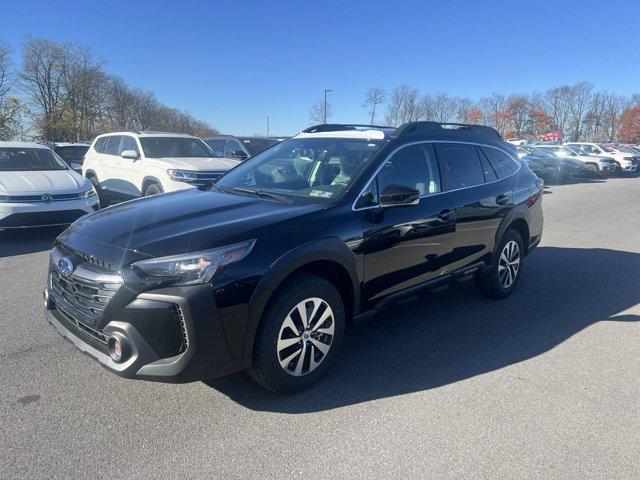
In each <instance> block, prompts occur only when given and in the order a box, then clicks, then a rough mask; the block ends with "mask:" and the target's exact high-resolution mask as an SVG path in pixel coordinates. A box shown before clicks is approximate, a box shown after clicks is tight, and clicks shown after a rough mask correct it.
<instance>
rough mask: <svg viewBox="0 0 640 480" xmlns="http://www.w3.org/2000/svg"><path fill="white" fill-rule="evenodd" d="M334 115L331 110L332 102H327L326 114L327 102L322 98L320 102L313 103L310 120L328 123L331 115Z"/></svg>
mask: <svg viewBox="0 0 640 480" xmlns="http://www.w3.org/2000/svg"><path fill="white" fill-rule="evenodd" d="M332 115H333V112H332V111H331V103H330V102H327V104H326V115H325V103H324V102H323V101H322V100H321V101H319V102H318V103H314V104H313V105H311V108H310V109H309V120H311V122H312V123H314V124H315V123H327V120H328V119H329V117H331V116H332Z"/></svg>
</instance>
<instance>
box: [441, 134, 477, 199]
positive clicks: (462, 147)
mask: <svg viewBox="0 0 640 480" xmlns="http://www.w3.org/2000/svg"><path fill="white" fill-rule="evenodd" d="M435 150H436V154H437V155H438V163H439V164H440V174H441V175H442V182H443V187H444V190H455V189H457V188H465V187H472V186H474V185H480V184H483V183H484V173H483V171H482V164H481V163H480V157H479V156H478V151H477V150H476V147H475V145H468V144H464V143H436V144H435Z"/></svg>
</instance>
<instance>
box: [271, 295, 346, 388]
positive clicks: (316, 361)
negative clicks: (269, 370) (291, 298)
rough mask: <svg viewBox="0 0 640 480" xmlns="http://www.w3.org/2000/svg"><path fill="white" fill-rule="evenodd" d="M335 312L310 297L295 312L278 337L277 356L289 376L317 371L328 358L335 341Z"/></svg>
mask: <svg viewBox="0 0 640 480" xmlns="http://www.w3.org/2000/svg"><path fill="white" fill-rule="evenodd" d="M334 330H335V319H334V316H333V310H331V307H330V306H329V304H328V303H327V302H325V301H324V300H323V299H321V298H317V297H313V298H307V299H305V300H302V301H301V302H299V303H298V304H297V305H296V306H295V307H293V308H292V309H291V311H290V312H289V314H288V315H287V316H286V318H285V319H284V321H283V323H282V326H281V327H280V332H279V334H278V342H277V346H276V347H277V355H278V362H279V363H280V366H281V367H282V369H283V370H284V371H285V372H287V373H288V374H289V375H293V376H297V377H299V376H302V375H307V374H308V373H311V372H313V371H314V370H315V369H316V368H318V366H319V365H320V364H321V363H322V361H323V360H324V359H325V358H326V356H327V354H328V353H329V350H330V348H331V344H332V342H333V337H334Z"/></svg>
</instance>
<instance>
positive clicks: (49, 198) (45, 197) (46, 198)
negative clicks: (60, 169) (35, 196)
mask: <svg viewBox="0 0 640 480" xmlns="http://www.w3.org/2000/svg"><path fill="white" fill-rule="evenodd" d="M42 201H43V202H44V203H51V202H53V195H51V194H50V193H44V194H43V195H42Z"/></svg>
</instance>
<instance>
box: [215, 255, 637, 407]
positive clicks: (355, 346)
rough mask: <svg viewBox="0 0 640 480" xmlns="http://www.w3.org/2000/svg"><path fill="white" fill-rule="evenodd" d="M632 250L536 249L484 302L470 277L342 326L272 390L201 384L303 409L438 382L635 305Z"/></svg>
mask: <svg viewBox="0 0 640 480" xmlns="http://www.w3.org/2000/svg"><path fill="white" fill-rule="evenodd" d="M638 272H640V254H637V253H630V252H622V251H615V250H607V249H597V248H596V249H594V248H591V249H579V248H558V247H539V248H537V249H536V250H535V251H534V252H533V253H532V254H531V256H529V257H527V260H526V269H525V271H524V273H523V277H522V279H521V283H520V285H519V286H518V289H517V291H516V292H514V294H513V295H511V296H510V297H508V298H506V299H502V300H490V299H486V298H484V297H482V296H480V295H479V294H478V293H475V291H474V288H473V283H472V282H467V283H465V284H462V285H457V286H454V287H452V288H450V289H449V290H447V291H445V292H442V293H438V294H433V295H428V298H427V299H425V297H421V299H420V300H416V301H413V302H410V303H406V304H403V305H397V306H394V307H391V308H389V309H387V310H385V311H382V312H380V313H379V314H377V315H376V316H375V317H374V318H372V319H371V320H369V321H367V322H364V323H360V324H358V325H355V326H353V327H352V328H349V329H347V333H346V335H345V339H344V343H343V345H342V350H341V352H340V354H339V355H338V357H337V358H336V361H335V363H334V364H333V365H332V367H331V368H330V369H329V371H328V372H327V375H326V376H325V377H324V379H322V380H321V381H320V382H318V383H317V384H316V385H314V386H313V387H311V388H310V389H308V390H305V391H303V392H301V393H298V394H295V395H289V396H285V395H277V394H273V393H271V392H268V391H266V390H264V389H262V388H260V387H258V386H257V385H256V384H254V383H253V381H251V380H250V379H249V378H248V376H247V375H246V374H244V373H243V372H241V373H238V374H234V375H231V376H228V377H223V378H219V379H213V380H209V381H208V382H206V383H207V384H208V385H209V386H210V387H211V388H214V389H216V390H218V391H220V392H222V393H223V394H225V395H227V396H228V397H229V398H231V399H232V400H234V401H236V402H237V403H239V404H241V405H244V406H246V407H247V408H250V409H252V410H260V411H272V412H281V413H291V414H296V413H307V412H317V411H323V410H328V409H333V408H339V407H344V406H348V405H353V404H357V403H361V402H369V401H372V400H377V399H381V398H386V397H391V396H395V395H403V394H407V393H411V392H416V391H424V390H429V389H433V388H438V387H440V386H443V385H447V384H451V383H453V382H459V381H462V380H465V379H468V378H470V377H474V376H476V375H481V374H484V373H487V372H491V371H494V370H498V369H501V368H504V367H507V366H509V365H513V364H515V363H518V362H522V361H525V360H528V359H531V358H533V357H536V356H538V355H541V354H543V353H545V352H547V351H548V350H550V349H552V348H554V347H555V346H557V345H558V344H560V343H562V342H564V341H565V340H567V339H568V338H569V337H571V336H572V335H575V334H576V333H578V332H580V331H581V330H583V329H585V328H587V327H589V326H590V325H593V324H594V323H596V322H601V321H617V322H638V321H640V316H639V315H632V314H622V313H621V312H624V311H625V310H627V309H629V308H630V307H633V306H635V305H637V304H638V303H640V290H639V289H638V284H637V279H638Z"/></svg>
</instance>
